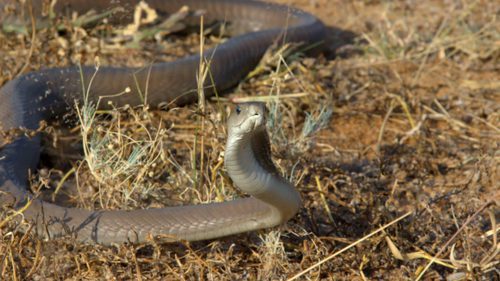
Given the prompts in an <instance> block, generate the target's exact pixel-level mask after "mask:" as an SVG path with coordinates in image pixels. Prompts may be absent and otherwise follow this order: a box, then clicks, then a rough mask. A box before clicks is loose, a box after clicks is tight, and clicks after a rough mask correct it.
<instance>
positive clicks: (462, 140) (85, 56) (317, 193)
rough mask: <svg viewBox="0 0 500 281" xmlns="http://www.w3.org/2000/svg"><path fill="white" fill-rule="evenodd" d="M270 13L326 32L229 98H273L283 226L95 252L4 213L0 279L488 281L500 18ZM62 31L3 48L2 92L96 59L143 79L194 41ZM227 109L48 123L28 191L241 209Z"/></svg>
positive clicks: (432, 10)
mask: <svg viewBox="0 0 500 281" xmlns="http://www.w3.org/2000/svg"><path fill="white" fill-rule="evenodd" d="M277 2H280V3H284V4H291V5H294V6H297V7H301V8H303V9H305V10H307V11H309V12H311V13H313V14H315V15H317V16H318V17H319V18H321V19H322V20H323V21H324V22H325V23H326V24H327V25H328V26H329V27H330V28H329V34H328V39H327V41H326V42H325V44H326V47H327V48H326V49H327V52H326V53H325V54H323V55H320V56H317V57H304V56H302V55H300V54H297V52H292V54H291V55H289V56H288V57H286V58H285V60H282V59H281V54H283V53H280V52H276V51H275V52H273V53H271V54H270V55H269V56H268V57H267V58H266V59H264V60H263V62H262V64H261V65H260V67H259V68H258V70H257V71H255V73H253V75H252V76H251V77H249V78H247V79H245V80H244V81H242V82H241V84H240V85H239V86H238V87H236V88H235V89H233V90H232V91H231V92H230V96H232V97H236V96H237V97H246V96H269V95H274V96H276V95H279V96H280V98H279V99H277V98H267V99H268V100H271V101H273V102H271V103H270V104H269V106H270V108H271V110H270V111H271V112H272V113H273V116H272V118H271V122H270V125H271V129H270V130H271V132H272V134H273V137H272V139H273V140H272V142H273V145H272V148H273V152H274V155H275V156H276V158H275V160H276V161H275V162H276V164H277V165H278V167H279V168H280V169H281V171H282V172H283V174H284V175H286V176H287V177H288V178H290V179H291V180H292V181H293V182H294V183H295V184H296V186H297V188H298V190H299V191H300V193H301V195H302V197H303V202H304V206H303V208H302V209H301V210H300V212H299V214H298V215H297V216H296V217H295V218H293V219H292V220H291V221H290V222H289V223H287V224H286V225H285V226H282V227H277V228H275V229H267V230H262V231H258V232H252V233H247V234H242V235H237V236H231V237H227V238H223V239H217V240H213V241H204V242H196V243H187V242H186V243H182V242H179V243H170V244H166V243H161V242H160V241H151V242H148V243H144V244H141V245H116V246H110V247H105V246H100V245H84V244H80V243H77V242H75V241H73V240H72V238H71V237H68V238H66V239H57V240H54V241H43V240H40V239H39V238H37V237H36V236H35V235H34V234H33V233H32V232H29V231H28V232H27V233H26V234H23V233H22V232H20V231H18V229H19V226H18V225H17V224H16V223H15V222H14V221H9V220H6V218H7V217H8V215H9V214H11V213H10V211H9V210H8V209H2V211H1V216H0V276H1V278H0V279H2V280H23V279H24V280H46V279H48V280H55V279H57V280H59V279H69V280H73V279H74V280H81V279H84V280H87V279H88V280H94V279H100V280H113V279H115V280H122V279H136V280H142V279H144V280H149V279H152V280H156V279H167V280H184V279H187V280H240V279H245V280H286V279H289V278H297V279H298V280H331V279H334V280H372V279H375V280H415V279H420V280H500V275H499V272H498V267H499V258H498V256H499V251H500V244H498V242H497V241H498V240H497V236H498V230H499V227H498V224H497V222H498V221H499V217H500V212H499V206H498V204H499V199H500V191H499V190H500V184H499V180H500V178H499V169H498V167H499V160H500V154H499V152H498V151H499V144H500V114H499V112H500V79H499V78H500V76H499V73H500V63H499V62H500V61H499V56H500V36H499V34H500V32H499V31H500V30H499V25H498V22H497V21H498V20H497V18H498V16H499V12H500V10H499V9H500V7H499V6H498V5H495V4H494V1H479V0H470V1H340V0H336V1H332V0H280V1H277ZM65 24H66V25H67V26H66V28H65V29H64V31H62V32H61V31H59V32H57V31H56V30H55V28H53V27H52V28H45V29H40V30H37V32H36V34H35V37H34V38H35V40H34V41H32V36H31V34H26V35H24V34H20V33H14V34H5V33H2V34H0V53H1V55H0V85H3V84H5V83H6V82H7V81H8V80H10V79H13V78H14V77H16V75H18V74H19V72H27V71H31V70H37V69H39V68H41V67H53V66H65V65H69V64H73V63H75V62H81V63H82V64H94V62H95V58H96V56H99V61H100V63H101V64H103V65H111V64H113V65H129V66H143V65H149V64H151V63H152V62H156V61H164V60H172V59H175V58H176V57H179V56H182V55H184V54H186V53H193V52H196V51H197V48H198V45H199V41H198V36H197V35H195V34H191V35H188V36H187V37H181V38H178V35H177V34H176V35H165V34H162V36H157V37H159V38H160V39H161V40H155V38H154V37H153V38H149V39H145V40H142V41H141V42H139V43H138V44H139V46H140V48H131V47H125V46H124V45H125V44H124V43H115V42H113V41H110V40H109V38H110V36H109V33H111V29H112V27H111V26H109V25H106V24H97V25H96V26H93V27H88V28H80V27H75V26H73V25H72V24H71V22H69V21H66V22H65ZM333 27H335V28H333ZM218 40H219V39H218V38H217V36H212V37H211V38H209V42H208V43H209V44H217V42H218ZM25 65H26V66H25ZM193 75H195V74H193ZM290 94H294V95H295V96H298V97H290V96H287V95H290ZM294 95H291V96H294ZM226 108H227V104H226V103H224V102H222V101H220V102H215V101H210V102H209V103H208V105H207V108H206V114H200V106H199V105H192V106H188V107H185V108H174V109H169V110H168V111H158V110H150V109H147V108H146V109H144V108H122V109H118V110H116V111H111V112H106V113H105V114H104V115H100V116H98V117H97V118H96V119H95V120H94V122H93V123H92V124H80V125H78V122H76V121H75V122H74V123H73V125H74V128H73V129H70V130H68V129H65V128H64V127H60V126H55V125H54V126H53V127H50V128H49V129H47V133H46V134H45V135H46V137H45V143H46V144H45V148H44V155H43V158H42V160H43V161H42V164H41V170H40V172H39V173H38V174H37V175H35V176H34V177H33V184H32V189H33V190H34V191H35V192H40V193H41V196H44V198H45V199H46V200H52V199H53V198H54V199H55V200H57V201H58V202H61V204H68V205H72V206H79V207H84V208H106V209H117V208H121V209H135V208H147V207H163V206H171V205H179V204H190V203H192V204H198V203H206V202H211V201H221V200H228V199H231V198H233V197H234V196H241V194H239V193H238V192H237V191H236V190H235V189H233V187H232V185H231V182H230V181H229V179H228V178H227V176H226V175H225V172H224V169H223V167H222V165H221V163H222V162H221V159H222V158H221V157H222V156H221V155H222V152H223V150H224V141H225V127H224V122H225V116H226V112H227V110H226ZM86 125H88V130H87V131H86V130H84V129H85V128H86V127H85V126H86ZM321 125H323V126H321ZM75 126H76V127H75ZM82 131H84V132H85V133H86V134H83V136H82ZM92 138H96V139H98V140H102V142H98V143H95V142H94V143H92V142H91V141H90V140H92ZM82 139H83V147H85V149H81V147H82ZM85 139H87V140H89V141H88V142H87V143H86V141H85ZM102 151H111V152H114V153H110V154H109V155H106V154H104V153H100V152H102ZM96 155H98V156H100V157H96ZM130 155H134V157H136V158H133V159H132V158H131V157H130ZM131 159H132V160H131ZM102 163H112V164H113V166H105V165H101V164H102ZM132 172H133V173H134V175H136V176H134V177H130V173H132ZM66 175H67V177H66ZM60 183H61V184H60ZM117 183H120V184H117ZM59 184H60V188H59V189H58V188H57V187H58V185H59ZM123 186H125V187H126V188H123ZM56 189H57V192H56V194H55V196H54V190H56ZM404 215H406V216H405V217H404V219H402V220H400V221H397V222H395V220H396V219H398V218H399V217H401V216H404ZM391 222H395V223H393V224H392V225H390V226H388V227H386V228H384V230H383V231H380V228H381V227H382V226H384V225H386V224H389V223H391ZM21 227H23V228H26V227H27V226H26V225H22V226H21ZM375 232H376V233H375ZM370 234H372V235H371V236H369V237H368V238H365V236H368V235H370Z"/></svg>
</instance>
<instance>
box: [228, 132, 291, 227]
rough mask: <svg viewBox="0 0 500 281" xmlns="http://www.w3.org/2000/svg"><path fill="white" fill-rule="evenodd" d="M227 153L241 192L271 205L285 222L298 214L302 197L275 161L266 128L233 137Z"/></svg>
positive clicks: (230, 169) (235, 180) (231, 171)
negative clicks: (283, 175) (281, 172)
mask: <svg viewBox="0 0 500 281" xmlns="http://www.w3.org/2000/svg"><path fill="white" fill-rule="evenodd" d="M225 154H226V155H225V166H226V169H227V173H228V174H229V176H230V177H231V179H232V180H233V183H234V184H235V185H236V186H237V187H238V188H239V189H241V190H242V191H243V192H245V193H248V194H251V195H252V196H254V197H256V198H258V199H260V200H262V201H264V202H266V203H267V204H269V205H271V206H272V207H273V208H274V210H275V212H277V213H278V216H276V217H278V218H279V219H280V221H281V222H283V221H286V220H288V219H290V218H291V217H293V216H294V215H295V214H296V213H297V211H298V209H299V207H300V205H301V198H300V195H299V193H298V192H297V191H296V189H295V187H294V186H293V185H292V184H291V183H290V182H288V181H287V180H286V179H284V178H283V177H282V176H281V175H280V174H279V172H278V170H277V168H276V166H275V165H274V163H273V162H272V160H271V151H270V147H269V137H268V135H267V131H266V130H265V129H263V130H256V131H255V132H252V133H251V134H248V136H245V137H229V138H228V141H227V145H226V152H225Z"/></svg>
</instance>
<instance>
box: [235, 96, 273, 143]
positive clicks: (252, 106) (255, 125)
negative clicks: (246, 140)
mask: <svg viewBox="0 0 500 281" xmlns="http://www.w3.org/2000/svg"><path fill="white" fill-rule="evenodd" d="M266 112H267V110H266V105H265V103H263V102H246V103H238V104H236V105H235V106H234V107H233V108H232V110H231V114H230V115H229V119H228V120H227V127H228V130H229V136H231V137H240V138H241V137H244V136H245V135H248V134H251V133H253V132H257V131H260V130H265V128H266Z"/></svg>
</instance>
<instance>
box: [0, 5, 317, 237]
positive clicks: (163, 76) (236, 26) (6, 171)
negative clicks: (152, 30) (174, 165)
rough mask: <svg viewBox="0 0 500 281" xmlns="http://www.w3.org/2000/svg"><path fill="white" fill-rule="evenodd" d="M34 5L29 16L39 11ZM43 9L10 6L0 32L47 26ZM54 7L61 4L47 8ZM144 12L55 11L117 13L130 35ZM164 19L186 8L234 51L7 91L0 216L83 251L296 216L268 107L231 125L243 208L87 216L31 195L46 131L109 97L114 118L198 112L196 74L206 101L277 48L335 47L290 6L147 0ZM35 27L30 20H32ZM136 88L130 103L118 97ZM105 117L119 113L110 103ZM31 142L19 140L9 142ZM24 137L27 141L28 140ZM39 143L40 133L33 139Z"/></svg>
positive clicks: (1, 8) (34, 79) (248, 109)
mask: <svg viewBox="0 0 500 281" xmlns="http://www.w3.org/2000/svg"><path fill="white" fill-rule="evenodd" d="M29 2H31V4H30V6H28V4H29ZM42 2H44V1H26V3H28V4H19V2H17V1H13V0H0V23H3V24H4V25H5V24H9V23H19V22H25V23H29V22H30V19H35V20H36V21H37V22H42V21H44V20H48V21H50V20H51V19H50V18H49V19H47V17H46V16H44V15H45V13H44V12H43V11H46V8H47V7H45V6H43V5H42ZM46 2H50V1H46ZM138 2H139V1H138V0H135V1H134V0H121V1H113V0H102V1H97V0H94V1H87V0H64V1H63V0H61V1H56V2H55V5H52V6H51V7H49V8H50V9H52V11H53V12H54V13H55V14H56V15H68V14H70V13H72V12H76V13H78V14H80V15H82V14H85V13H87V12H88V11H89V10H90V9H92V10H93V11H95V12H97V13H102V12H104V11H113V14H112V15H111V16H110V20H112V21H113V22H117V23H126V22H127V20H130V19H131V18H132V14H133V10H134V7H135V6H136V5H137V4H138ZM147 4H148V5H149V6H150V7H151V8H152V9H154V10H156V11H157V12H158V13H161V14H162V15H163V14H164V15H170V14H174V13H176V12H177V11H179V10H180V9H181V8H182V7H187V8H188V9H189V11H190V15H192V16H193V17H195V19H194V20H195V21H196V20H197V19H198V18H199V17H200V15H203V18H204V21H205V22H206V23H210V22H212V23H217V22H224V23H225V24H226V25H227V26H228V27H227V32H228V34H229V35H230V37H229V38H228V39H226V40H225V41H224V42H223V43H221V44H219V45H217V46H216V47H213V48H212V49H209V50H206V51H204V53H203V54H193V55H189V56H186V57H182V58H180V59H177V60H175V61H172V62H160V63H155V64H152V65H151V66H150V67H145V68H133V67H114V66H102V67H100V68H99V70H98V71H97V73H96V68H95V66H92V65H90V66H78V65H76V66H66V67H56V68H45V69H40V70H37V71H33V72H29V73H26V74H22V75H20V76H17V77H16V78H14V79H12V80H10V81H8V82H7V83H6V84H4V85H3V86H2V87H1V88H0V132H3V133H0V208H1V210H2V212H7V210H10V211H9V212H10V213H11V212H13V215H12V216H15V217H21V218H23V219H24V220H25V221H28V222H29V223H30V224H31V225H32V226H33V227H32V230H33V231H34V232H35V234H36V235H37V236H39V237H42V238H43V239H45V240H49V239H55V238H58V237H72V238H73V239H75V240H76V241H80V242H83V243H90V244H93V243H99V244H103V245H109V244H113V243H142V242H145V241H148V239H151V238H152V237H160V238H162V239H163V240H165V241H180V240H186V241H198V240H207V239H216V238H220V237H225V236H229V235H234V234H239V233H243V232H249V231H255V230H258V229H263V228H269V227H274V226H277V225H280V224H283V223H285V222H286V221H288V220H289V219H290V218H292V217H293V216H295V215H296V213H297V212H298V210H299V208H300V206H301V197H300V195H299V193H298V191H297V190H296V188H295V186H294V185H293V184H292V183H290V182H289V181H288V180H286V179H285V178H284V177H282V176H281V175H280V173H279V171H278V169H277V168H276V166H275V165H274V164H273V161H272V159H271V151H270V148H269V145H270V142H269V136H268V132H267V130H266V126H265V124H266V122H265V121H266V107H265V105H264V104H262V103H258V102H250V103H242V104H237V105H236V106H233V107H234V108H233V109H232V110H231V114H230V116H229V118H228V121H227V132H228V136H227V143H226V147H225V152H224V165H225V169H226V171H227V174H228V175H229V177H230V178H231V179H232V181H233V184H234V185H235V186H236V187H237V188H239V189H240V190H241V191H242V192H243V193H246V194H248V195H249V196H243V197H241V198H237V199H234V200H230V201H225V202H213V203H207V204H195V205H184V206H172V207H165V208H150V209H136V210H87V209H83V208H76V207H65V206H60V205H57V204H56V203H53V202H49V201H44V200H42V199H40V198H38V197H37V196H35V195H34V194H33V193H31V192H30V191H29V190H30V189H29V172H30V171H36V168H37V165H38V162H39V158H40V150H41V136H40V134H39V133H36V132H37V129H38V128H40V122H41V121H50V122H53V121H57V120H62V118H63V117H64V116H66V115H67V114H69V113H70V112H72V110H73V111H74V106H75V101H80V102H81V101H82V99H83V97H84V94H83V93H84V91H85V89H88V90H87V91H86V92H87V94H88V96H87V97H86V98H87V99H89V100H90V101H94V102H96V101H97V100H98V99H99V98H100V97H106V98H105V99H107V100H109V101H111V102H112V103H113V105H114V106H124V105H140V104H142V103H143V102H144V100H143V99H142V98H141V95H140V94H141V91H145V90H147V103H148V104H149V105H151V106H153V107H155V106H156V107H157V106H160V105H161V104H163V103H165V102H175V104H176V105H179V106H182V105H185V104H188V103H193V102H196V101H197V100H198V95H197V89H198V84H197V79H196V73H197V71H198V70H199V66H200V61H201V60H209V61H210V63H209V68H210V75H211V79H208V80H211V81H214V83H208V82H205V84H203V87H204V89H205V95H206V96H210V95H213V94H214V93H216V92H217V91H224V90H228V89H231V88H232V87H234V86H236V85H237V84H238V83H239V81H241V79H243V78H245V76H246V75H247V74H248V73H249V72H250V71H251V70H253V69H254V68H255V67H256V65H257V64H258V63H259V61H260V60H261V58H262V56H263V55H264V54H265V52H266V51H267V49H268V48H269V47H270V46H272V45H273V44H280V43H284V42H287V43H288V42H290V43H302V44H307V45H313V44H316V43H318V42H321V41H322V40H323V38H324V36H325V26H324V24H323V23H322V22H321V21H320V20H319V19H317V18H316V17H315V16H313V15H311V14H309V13H307V12H304V11H302V10H299V9H296V8H292V7H289V6H286V5H280V4H275V3H266V2H260V1H257V0H246V1H245V0H184V1H181V0H148V1H147ZM29 15H31V17H29ZM126 88H129V90H130V91H129V92H128V93H126V94H123V95H113V94H116V93H120V92H123V90H124V89H126ZM100 104H101V105H102V106H103V107H106V106H107V104H108V103H106V102H102V103H100ZM15 130H21V133H17V134H14V136H10V137H9V134H8V133H6V132H11V131H15ZM22 132H25V133H22ZM27 132H34V133H31V134H30V133H27Z"/></svg>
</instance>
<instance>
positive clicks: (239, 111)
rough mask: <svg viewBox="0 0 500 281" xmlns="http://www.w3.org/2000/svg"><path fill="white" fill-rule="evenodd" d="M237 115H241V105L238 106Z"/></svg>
mask: <svg viewBox="0 0 500 281" xmlns="http://www.w3.org/2000/svg"><path fill="white" fill-rule="evenodd" d="M235 110H236V114H238V115H240V113H241V107H240V106H239V105H237V106H236V109H235Z"/></svg>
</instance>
